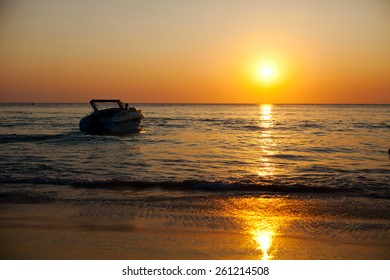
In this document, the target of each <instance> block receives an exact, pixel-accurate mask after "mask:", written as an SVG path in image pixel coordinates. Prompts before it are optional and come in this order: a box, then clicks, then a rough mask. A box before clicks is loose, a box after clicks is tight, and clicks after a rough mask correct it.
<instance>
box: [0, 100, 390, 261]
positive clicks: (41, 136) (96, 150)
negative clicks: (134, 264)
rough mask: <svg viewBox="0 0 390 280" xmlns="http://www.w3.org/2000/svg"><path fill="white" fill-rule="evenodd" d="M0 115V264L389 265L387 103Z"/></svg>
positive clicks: (44, 109) (60, 109)
mask: <svg viewBox="0 0 390 280" xmlns="http://www.w3.org/2000/svg"><path fill="white" fill-rule="evenodd" d="M136 107H137V108H139V109H141V110H143V112H144V113H145V115H146V118H145V119H144V120H143V122H142V130H141V131H140V132H137V133H132V134H128V135H120V136H112V135H105V136H101V135H100V136H99V135H87V134H84V133H81V132H80V131H79V129H78V122H79V120H80V118H81V117H83V116H84V115H86V114H88V113H89V112H90V111H91V109H90V107H89V104H35V105H32V104H1V105H0V119H1V122H0V243H1V247H2V249H0V258H6V259H7V258H8V259H9V258H11V259H12V258H15V259H18V258H21V259H29V258H32V259H34V258H37V259H64V258H65V259H67V258H70V259H80V258H86V259H95V258H98V259H165V258H168V259H388V258H390V253H389V252H390V235H389V232H390V208H389V206H390V203H389V202H390V200H389V199H390V156H389V155H388V149H389V148H390V106H389V105H273V106H272V105H168V104H136Z"/></svg>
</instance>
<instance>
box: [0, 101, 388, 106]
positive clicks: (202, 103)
mask: <svg viewBox="0 0 390 280" xmlns="http://www.w3.org/2000/svg"><path fill="white" fill-rule="evenodd" d="M124 103H129V104H145V105H390V103H302V102H300V103H269V102H264V103H257V102H248V103H246V102H237V103H235V102H124ZM0 104H89V101H87V102H69V101H68V102H64V101H61V102H44V101H35V102H34V101H22V102H8V101H5V102H4V101H1V102H0Z"/></svg>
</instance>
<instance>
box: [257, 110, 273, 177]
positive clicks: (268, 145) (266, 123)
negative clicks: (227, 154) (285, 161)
mask: <svg viewBox="0 0 390 280" xmlns="http://www.w3.org/2000/svg"><path fill="white" fill-rule="evenodd" d="M259 109H260V117H259V125H260V127H262V128H263V129H264V130H262V131H261V133H260V135H259V139H258V141H259V146H260V149H261V156H260V158H259V160H260V162H259V164H260V167H259V169H257V171H255V173H256V174H257V175H258V176H260V177H272V176H273V175H274V172H275V168H274V166H273V163H272V162H270V160H269V158H268V157H269V156H272V155H274V154H275V151H274V149H273V146H274V145H275V144H274V142H273V140H272V131H271V128H272V126H273V124H272V105H270V104H262V105H260V108H259Z"/></svg>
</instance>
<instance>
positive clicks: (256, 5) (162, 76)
mask: <svg viewBox="0 0 390 280" xmlns="http://www.w3.org/2000/svg"><path fill="white" fill-rule="evenodd" d="M92 98H120V99H122V100H123V101H125V102H132V103H377V104H388V103H390V1H388V0H327V1H322V0H274V1H270V0H269V1H267V0H240V1H233V0H198V1H189V0H166V1H165V0H149V1H144V0H139V1H138V0H134V1H133V0H111V1H108V0H106V1H102V0H34V1H30V0H1V1H0V102H87V101H89V100H90V99H92Z"/></svg>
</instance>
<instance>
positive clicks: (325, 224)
mask: <svg viewBox="0 0 390 280" xmlns="http://www.w3.org/2000/svg"><path fill="white" fill-rule="evenodd" d="M134 197H137V196H136V194H134ZM5 199H6V200H7V201H8V202H5V203H4V200H5ZM10 201H12V203H10ZM367 204H368V201H365V200H364V199H362V198H338V199H330V200H326V202H324V200H323V199H322V200H318V199H316V198H315V197H291V196H290V197H282V196H280V197H277V196H264V195H263V196H257V197H253V196H238V197H237V196H234V197H230V196H228V195H223V194H218V193H209V192H205V193H202V194H196V195H195V194H194V195H192V196H188V195H187V196H182V194H181V193H180V192H173V193H171V194H170V195H169V196H166V195H165V196H159V195H158V194H154V195H151V196H149V197H148V198H147V199H146V198H144V197H142V198H139V199H134V200H132V199H126V200H115V199H113V200H106V201H103V202H102V201H99V202H94V201H88V202H87V203H86V202H82V201H77V200H69V201H62V202H58V201H57V202H48V201H34V203H32V202H31V199H30V201H27V200H26V199H25V198H23V197H17V196H14V197H12V198H10V197H7V198H5V197H4V196H3V197H2V203H1V204H0V242H1V253H0V254H1V258H2V259H284V260H286V259H389V258H390V242H389V217H390V215H389V210H388V208H386V205H387V201H386V200H381V199H378V201H377V203H375V204H370V205H369V207H370V209H368V211H367V207H368V205H367ZM195 206H196V207H195Z"/></svg>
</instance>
